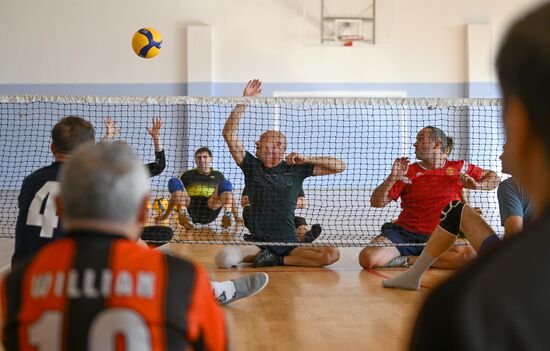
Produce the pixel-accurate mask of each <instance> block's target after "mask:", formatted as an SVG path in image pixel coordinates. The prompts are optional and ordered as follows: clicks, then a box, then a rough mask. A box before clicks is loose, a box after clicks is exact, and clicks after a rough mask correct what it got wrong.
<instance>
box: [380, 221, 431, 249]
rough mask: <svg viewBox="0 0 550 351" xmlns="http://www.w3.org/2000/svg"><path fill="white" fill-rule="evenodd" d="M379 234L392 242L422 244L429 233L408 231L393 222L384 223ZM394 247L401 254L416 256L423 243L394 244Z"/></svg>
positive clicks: (426, 239) (422, 247)
mask: <svg viewBox="0 0 550 351" xmlns="http://www.w3.org/2000/svg"><path fill="white" fill-rule="evenodd" d="M380 235H381V236H383V237H385V238H387V239H388V240H390V241H391V242H392V243H394V244H424V243H426V242H427V241H428V239H429V238H430V236H429V235H425V234H418V233H414V232H411V231H408V230H407V229H405V228H403V227H401V226H398V225H397V224H394V223H384V225H383V226H382V233H381V234H380ZM395 248H396V249H397V251H399V253H400V254H401V256H418V255H420V253H421V252H422V250H423V249H424V245H414V246H396V247H395Z"/></svg>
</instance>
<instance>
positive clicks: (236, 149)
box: [222, 79, 262, 165]
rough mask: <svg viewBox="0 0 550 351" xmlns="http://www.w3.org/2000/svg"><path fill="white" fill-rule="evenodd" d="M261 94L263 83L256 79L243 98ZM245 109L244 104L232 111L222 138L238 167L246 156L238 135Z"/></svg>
mask: <svg viewBox="0 0 550 351" xmlns="http://www.w3.org/2000/svg"><path fill="white" fill-rule="evenodd" d="M261 92H262V82H261V81H260V80H259V79H254V80H251V81H249V82H248V84H246V87H245V88H244V91H243V96H258V95H259V94H260V93H261ZM245 109H246V106H245V105H244V104H238V105H237V106H236V107H235V108H234V109H233V111H231V114H230V115H229V118H228V119H227V121H226V122H225V125H224V127H223V131H222V136H223V138H224V139H225V142H226V143H227V146H228V147H229V152H230V153H231V156H233V159H234V160H235V162H237V164H238V165H240V164H241V163H242V162H243V159H244V155H245V154H246V151H245V149H244V144H243V142H242V140H241V139H240V138H239V136H238V135H237V131H238V129H239V122H240V121H241V117H242V116H243V113H244V110H245Z"/></svg>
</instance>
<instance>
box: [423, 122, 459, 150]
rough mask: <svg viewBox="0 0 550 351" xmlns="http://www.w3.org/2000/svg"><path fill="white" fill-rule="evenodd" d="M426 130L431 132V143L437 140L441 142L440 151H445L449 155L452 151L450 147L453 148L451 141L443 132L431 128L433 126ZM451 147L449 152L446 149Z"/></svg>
mask: <svg viewBox="0 0 550 351" xmlns="http://www.w3.org/2000/svg"><path fill="white" fill-rule="evenodd" d="M426 129H429V130H430V131H431V135H430V137H431V139H432V141H437V140H439V141H440V142H441V150H443V151H446V152H448V153H450V152H451V151H452V147H453V141H452V139H451V138H448V137H447V135H446V134H445V132H444V131H442V130H441V129H439V128H437V127H433V126H427V127H426ZM449 139H450V141H451V145H449ZM449 146H450V147H451V149H450V150H449V149H448V147H449Z"/></svg>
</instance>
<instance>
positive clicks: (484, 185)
mask: <svg viewBox="0 0 550 351" xmlns="http://www.w3.org/2000/svg"><path fill="white" fill-rule="evenodd" d="M459 177H460V180H462V183H464V187H465V188H467V189H474V190H493V189H495V188H496V187H497V186H498V185H499V184H500V177H499V176H498V174H496V173H495V172H494V171H491V170H489V169H484V170H483V172H482V173H481V178H479V180H477V181H476V180H475V179H474V178H472V177H471V176H469V175H468V174H466V173H460V174H459Z"/></svg>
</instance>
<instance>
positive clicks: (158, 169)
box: [146, 117, 166, 177]
mask: <svg viewBox="0 0 550 351" xmlns="http://www.w3.org/2000/svg"><path fill="white" fill-rule="evenodd" d="M161 128H162V120H161V119H160V117H153V125H152V126H151V128H146V130H147V133H148V134H149V135H150V136H151V138H152V139H153V144H154V145H155V162H151V163H148V164H147V165H146V166H147V168H148V169H149V173H150V174H151V177H154V176H157V175H159V174H161V173H162V171H164V169H165V168H166V156H165V155H164V151H163V148H162V144H161V143H160V129H161Z"/></svg>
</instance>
